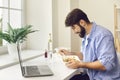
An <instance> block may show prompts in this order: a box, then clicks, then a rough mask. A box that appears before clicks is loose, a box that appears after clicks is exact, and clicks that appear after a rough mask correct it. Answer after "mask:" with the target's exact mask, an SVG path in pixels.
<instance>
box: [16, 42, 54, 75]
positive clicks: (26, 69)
mask: <svg viewBox="0 0 120 80" xmlns="http://www.w3.org/2000/svg"><path fill="white" fill-rule="evenodd" d="M17 50H18V58H19V63H20V67H21V72H22V76H24V77H39V76H52V75H53V72H52V70H51V69H50V68H49V66H48V65H39V66H37V65H33V66H23V64H22V60H21V59H22V58H21V55H20V48H19V44H18V45H17Z"/></svg>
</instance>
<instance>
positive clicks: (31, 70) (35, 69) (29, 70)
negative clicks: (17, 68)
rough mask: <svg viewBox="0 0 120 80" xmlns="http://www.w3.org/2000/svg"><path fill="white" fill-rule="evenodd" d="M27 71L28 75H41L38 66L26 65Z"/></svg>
mask: <svg viewBox="0 0 120 80" xmlns="http://www.w3.org/2000/svg"><path fill="white" fill-rule="evenodd" d="M26 72H27V74H28V75H39V74H40V72H39V70H38V67H37V66H26Z"/></svg>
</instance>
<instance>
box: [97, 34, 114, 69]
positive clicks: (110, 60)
mask: <svg viewBox="0 0 120 80" xmlns="http://www.w3.org/2000/svg"><path fill="white" fill-rule="evenodd" d="M96 41H97V42H96V43H97V46H96V53H97V56H98V60H99V61H100V62H101V64H102V65H103V66H104V67H105V68H106V70H111V69H112V68H114V67H115V58H116V55H115V54H116V52H115V47H114V40H113V37H112V35H106V36H102V37H99V38H98V39H96Z"/></svg>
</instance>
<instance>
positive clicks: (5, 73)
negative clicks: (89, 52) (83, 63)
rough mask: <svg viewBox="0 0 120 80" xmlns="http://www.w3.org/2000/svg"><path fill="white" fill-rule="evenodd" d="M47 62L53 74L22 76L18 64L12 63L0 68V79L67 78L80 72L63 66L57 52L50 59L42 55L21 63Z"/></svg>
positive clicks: (35, 63)
mask: <svg viewBox="0 0 120 80" xmlns="http://www.w3.org/2000/svg"><path fill="white" fill-rule="evenodd" d="M42 64H47V65H48V66H49V67H50V68H51V70H52V71H53V73H54V75H53V76H45V77H30V78H24V77H23V76H22V74H21V69H20V65H19V64H17V65H14V66H11V67H8V68H5V69H2V70H0V80H69V78H70V77H72V76H73V75H75V74H77V73H78V72H80V70H79V69H70V68H67V67H66V66H65V63H64V62H63V61H62V59H61V57H60V56H59V55H57V54H54V55H53V58H52V59H45V58H44V56H41V57H38V58H35V59H32V60H30V61H27V62H24V64H23V65H42Z"/></svg>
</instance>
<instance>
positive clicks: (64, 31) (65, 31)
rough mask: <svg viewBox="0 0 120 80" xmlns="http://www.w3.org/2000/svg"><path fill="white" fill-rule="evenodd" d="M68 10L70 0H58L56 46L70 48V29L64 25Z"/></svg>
mask: <svg viewBox="0 0 120 80" xmlns="http://www.w3.org/2000/svg"><path fill="white" fill-rule="evenodd" d="M69 11H70V0H58V30H59V31H58V39H59V40H58V47H67V48H71V31H70V28H67V27H65V18H66V15H67V14H68V12H69Z"/></svg>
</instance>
